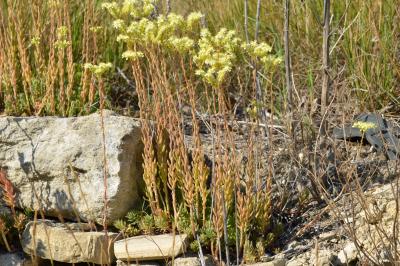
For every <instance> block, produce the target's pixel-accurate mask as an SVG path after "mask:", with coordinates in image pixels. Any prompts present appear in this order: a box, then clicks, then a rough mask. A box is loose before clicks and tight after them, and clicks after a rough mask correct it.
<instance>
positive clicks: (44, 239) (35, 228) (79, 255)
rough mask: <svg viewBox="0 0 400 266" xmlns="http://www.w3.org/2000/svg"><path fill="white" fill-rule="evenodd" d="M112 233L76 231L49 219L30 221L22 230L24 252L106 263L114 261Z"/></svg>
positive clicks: (45, 256)
mask: <svg viewBox="0 0 400 266" xmlns="http://www.w3.org/2000/svg"><path fill="white" fill-rule="evenodd" d="M116 237H117V234H115V233H108V235H107V236H106V235H105V233H103V232H83V231H76V230H73V229H71V227H68V225H65V224H61V223H53V222H51V221H49V220H38V221H37V222H36V223H35V222H29V223H28V224H27V225H26V228H25V230H24V232H23V234H22V239H21V245H22V248H23V250H24V252H25V253H27V254H29V255H32V256H34V257H39V258H43V259H47V260H53V261H59V262H67V263H79V262H88V263H96V264H107V263H110V262H113V261H115V257H114V253H113V249H112V247H113V245H112V242H113V241H114V240H115V238H116Z"/></svg>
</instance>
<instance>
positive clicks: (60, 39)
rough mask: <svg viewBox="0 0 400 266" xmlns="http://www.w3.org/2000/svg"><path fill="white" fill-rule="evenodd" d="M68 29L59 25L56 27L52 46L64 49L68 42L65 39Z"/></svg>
mask: <svg viewBox="0 0 400 266" xmlns="http://www.w3.org/2000/svg"><path fill="white" fill-rule="evenodd" d="M67 33H68V29H67V27H66V26H61V27H59V28H57V41H56V42H55V43H54V46H55V47H56V48H57V49H65V48H66V47H67V46H68V45H70V42H69V41H67V40H66V38H67Z"/></svg>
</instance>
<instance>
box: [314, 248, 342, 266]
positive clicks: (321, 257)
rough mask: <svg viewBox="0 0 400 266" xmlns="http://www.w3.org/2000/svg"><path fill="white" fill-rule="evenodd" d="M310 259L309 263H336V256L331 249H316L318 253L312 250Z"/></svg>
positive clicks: (316, 264) (328, 264)
mask: <svg viewBox="0 0 400 266" xmlns="http://www.w3.org/2000/svg"><path fill="white" fill-rule="evenodd" d="M310 260H311V261H310V262H311V265H315V266H330V265H334V264H335V263H336V261H337V256H336V255H335V254H334V252H333V251H331V250H327V249H320V250H318V254H316V252H315V251H313V252H312V254H311V258H310Z"/></svg>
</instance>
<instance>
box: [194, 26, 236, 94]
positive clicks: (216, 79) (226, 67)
mask: <svg viewBox="0 0 400 266" xmlns="http://www.w3.org/2000/svg"><path fill="white" fill-rule="evenodd" d="M239 43H240V39H239V38H237V37H236V34H235V32H234V31H230V30H227V29H225V28H222V29H221V30H220V31H219V32H218V33H217V34H216V35H212V34H211V33H210V31H209V30H208V29H203V30H202V31H201V38H200V40H199V43H198V45H199V50H198V52H197V54H196V55H195V56H194V62H195V63H196V65H197V66H198V68H199V69H198V70H197V71H196V74H197V75H199V76H200V77H202V78H203V79H204V80H205V81H206V82H208V83H209V84H211V85H212V86H216V87H218V86H219V85H221V84H222V82H223V81H224V80H225V77H226V75H227V73H229V72H230V71H231V70H232V68H233V65H234V62H235V60H236V58H237V57H236V54H237V50H238V48H239Z"/></svg>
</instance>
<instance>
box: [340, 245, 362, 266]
mask: <svg viewBox="0 0 400 266" xmlns="http://www.w3.org/2000/svg"><path fill="white" fill-rule="evenodd" d="M357 256H358V250H357V247H356V245H355V244H354V243H353V242H351V243H348V244H347V245H346V246H345V247H344V249H342V250H341V251H340V252H339V254H338V259H339V262H340V263H341V264H344V265H347V264H349V263H351V262H354V261H356V260H357Z"/></svg>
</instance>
